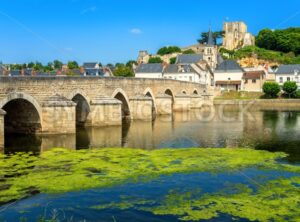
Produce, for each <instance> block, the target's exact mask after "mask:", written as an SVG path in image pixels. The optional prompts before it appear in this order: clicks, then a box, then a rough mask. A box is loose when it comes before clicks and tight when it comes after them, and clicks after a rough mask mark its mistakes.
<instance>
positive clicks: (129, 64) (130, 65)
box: [126, 60, 137, 68]
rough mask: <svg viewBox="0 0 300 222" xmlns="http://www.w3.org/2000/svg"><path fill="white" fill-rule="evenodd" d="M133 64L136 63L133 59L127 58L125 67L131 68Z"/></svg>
mask: <svg viewBox="0 0 300 222" xmlns="http://www.w3.org/2000/svg"><path fill="white" fill-rule="evenodd" d="M133 65H137V62H136V61H134V60H129V61H128V62H127V63H126V66H127V67H130V68H132V66H133Z"/></svg>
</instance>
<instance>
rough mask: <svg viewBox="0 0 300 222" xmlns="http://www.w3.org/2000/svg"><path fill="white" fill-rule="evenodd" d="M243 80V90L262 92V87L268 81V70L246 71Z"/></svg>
mask: <svg viewBox="0 0 300 222" xmlns="http://www.w3.org/2000/svg"><path fill="white" fill-rule="evenodd" d="M243 81H244V84H243V89H242V90H243V91H248V92H262V87H263V85H264V83H265V81H266V72H265V71H263V70H256V71H245V73H244V76H243Z"/></svg>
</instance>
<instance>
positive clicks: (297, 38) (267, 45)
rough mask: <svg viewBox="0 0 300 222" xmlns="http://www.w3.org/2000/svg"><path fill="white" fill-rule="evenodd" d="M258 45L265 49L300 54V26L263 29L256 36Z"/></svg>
mask: <svg viewBox="0 0 300 222" xmlns="http://www.w3.org/2000/svg"><path fill="white" fill-rule="evenodd" d="M256 45H257V46H258V47H260V48H264V49H269V50H274V51H280V52H284V53H289V52H293V53H294V54H295V55H300V28H288V29H283V30H270V29H263V30H261V31H260V32H259V33H258V35H257V37H256Z"/></svg>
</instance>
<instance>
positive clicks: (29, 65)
mask: <svg viewBox="0 0 300 222" xmlns="http://www.w3.org/2000/svg"><path fill="white" fill-rule="evenodd" d="M34 65H35V64H34V62H30V63H28V64H27V68H29V69H32V68H33V67H34Z"/></svg>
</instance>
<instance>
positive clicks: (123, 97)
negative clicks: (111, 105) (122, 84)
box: [112, 88, 130, 118]
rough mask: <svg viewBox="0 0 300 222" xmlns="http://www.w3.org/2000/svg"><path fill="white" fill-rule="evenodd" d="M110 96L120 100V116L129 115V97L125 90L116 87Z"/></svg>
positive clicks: (126, 116) (125, 116)
mask: <svg viewBox="0 0 300 222" xmlns="http://www.w3.org/2000/svg"><path fill="white" fill-rule="evenodd" d="M112 98H115V99H117V100H119V101H121V102H122V117H123V118H128V117H130V106H129V99H128V96H127V94H126V92H125V91H124V90H123V89H120V88H118V89H116V90H115V91H114V92H113V94H112Z"/></svg>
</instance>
